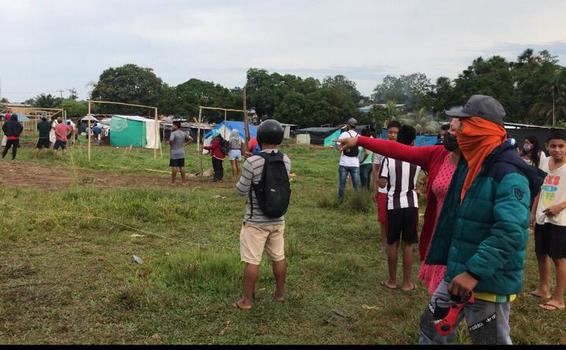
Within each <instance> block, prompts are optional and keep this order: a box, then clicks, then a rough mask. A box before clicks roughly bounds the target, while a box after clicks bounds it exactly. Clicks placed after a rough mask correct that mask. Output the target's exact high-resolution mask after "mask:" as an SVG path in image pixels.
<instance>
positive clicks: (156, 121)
mask: <svg viewBox="0 0 566 350" xmlns="http://www.w3.org/2000/svg"><path fill="white" fill-rule="evenodd" d="M154 111H155V147H158V143H157V142H158V141H159V121H158V120H157V108H155V110H154ZM153 159H157V148H154V149H153Z"/></svg>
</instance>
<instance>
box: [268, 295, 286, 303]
mask: <svg viewBox="0 0 566 350" xmlns="http://www.w3.org/2000/svg"><path fill="white" fill-rule="evenodd" d="M271 298H273V300H275V301H276V302H278V303H282V302H284V301H285V298H276V297H275V294H271Z"/></svg>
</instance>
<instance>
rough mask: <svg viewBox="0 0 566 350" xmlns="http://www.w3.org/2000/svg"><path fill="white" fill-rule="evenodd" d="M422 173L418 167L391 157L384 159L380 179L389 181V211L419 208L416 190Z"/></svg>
mask: <svg viewBox="0 0 566 350" xmlns="http://www.w3.org/2000/svg"><path fill="white" fill-rule="evenodd" d="M420 171H421V167H420V166H418V165H414V164H411V163H407V162H403V161H401V160H397V159H393V158H389V157H385V158H384V159H383V163H382V166H381V172H380V173H379V177H380V178H385V179H387V180H388V184H387V210H392V209H401V208H418V207H419V198H418V195H417V191H416V190H415V188H416V186H417V179H418V177H419V172H420Z"/></svg>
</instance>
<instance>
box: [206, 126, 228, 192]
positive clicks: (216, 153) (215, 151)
mask: <svg viewBox="0 0 566 350" xmlns="http://www.w3.org/2000/svg"><path fill="white" fill-rule="evenodd" d="M204 149H205V150H207V151H210V154H211V155H212V168H213V169H214V179H213V180H212V181H213V182H220V181H222V178H223V177H224V167H223V165H222V161H223V160H224V158H225V157H226V155H225V154H224V153H223V152H222V135H220V134H218V135H217V136H216V137H214V138H213V139H212V142H211V143H210V145H209V146H204Z"/></svg>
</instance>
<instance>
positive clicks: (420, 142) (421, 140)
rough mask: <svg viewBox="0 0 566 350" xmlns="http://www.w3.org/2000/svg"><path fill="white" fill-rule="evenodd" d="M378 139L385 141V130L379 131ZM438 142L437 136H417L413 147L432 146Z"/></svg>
mask: <svg viewBox="0 0 566 350" xmlns="http://www.w3.org/2000/svg"><path fill="white" fill-rule="evenodd" d="M380 137H381V138H382V139H384V140H387V129H385V128H383V129H381V135H380ZM437 142H438V136H436V135H417V139H416V140H415V146H434V145H436V143H437Z"/></svg>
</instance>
